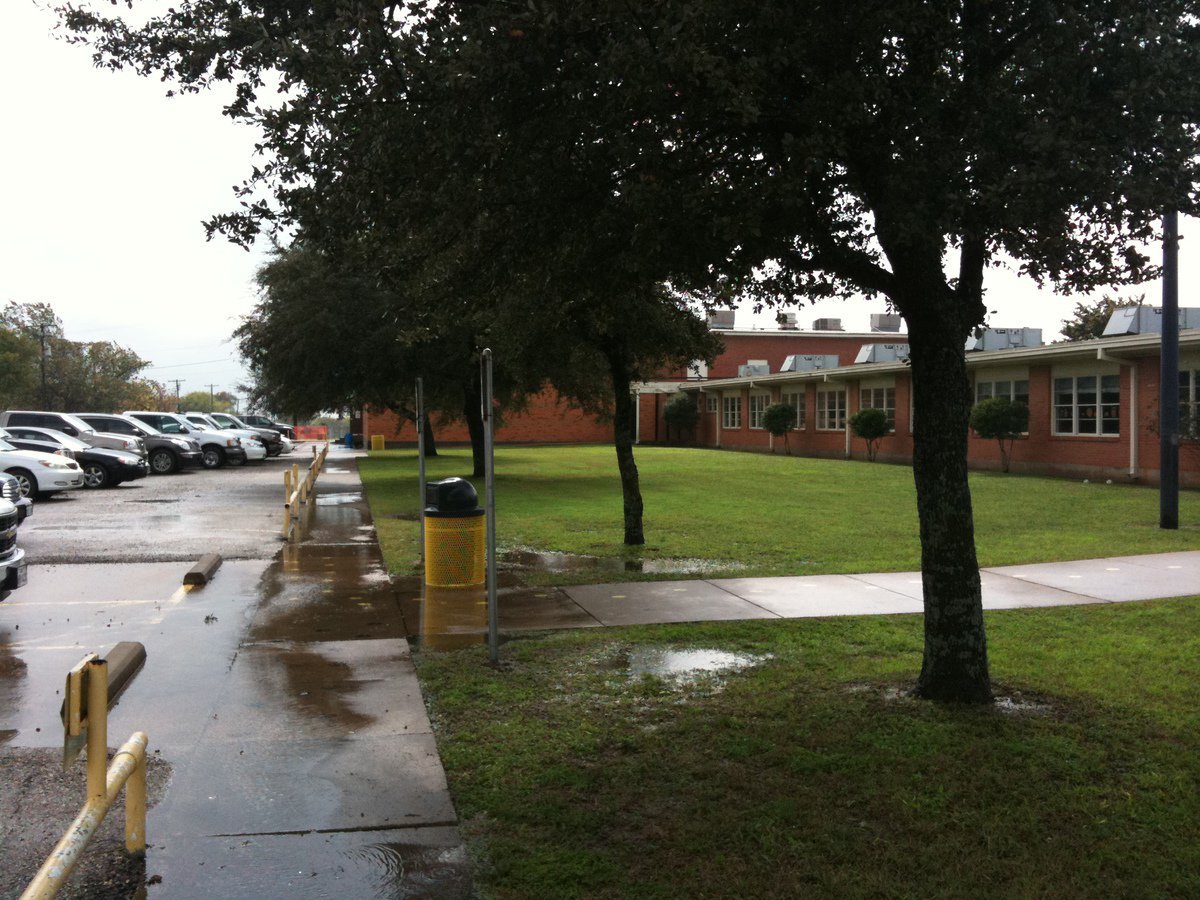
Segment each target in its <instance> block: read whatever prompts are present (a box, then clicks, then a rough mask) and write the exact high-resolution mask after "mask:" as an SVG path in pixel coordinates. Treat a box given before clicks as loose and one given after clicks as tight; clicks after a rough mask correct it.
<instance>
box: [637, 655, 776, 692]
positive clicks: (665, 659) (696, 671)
mask: <svg viewBox="0 0 1200 900" xmlns="http://www.w3.org/2000/svg"><path fill="white" fill-rule="evenodd" d="M764 659H770V656H753V655H751V654H749V653H730V652H729V651H727V650H669V649H666V648H663V647H639V648H637V649H636V650H630V651H629V676H630V677H631V678H640V677H642V676H643V675H654V676H656V677H658V678H662V679H664V680H666V681H674V682H676V683H677V684H685V683H688V682H693V681H698V680H699V679H701V678H702V677H704V676H705V675H709V674H714V673H716V674H726V673H728V672H739V671H741V670H742V669H749V668H751V667H753V666H757V665H758V664H759V663H761V662H762V661H763V660H764Z"/></svg>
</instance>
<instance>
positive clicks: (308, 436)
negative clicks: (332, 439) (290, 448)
mask: <svg viewBox="0 0 1200 900" xmlns="http://www.w3.org/2000/svg"><path fill="white" fill-rule="evenodd" d="M294 430H295V433H296V440H298V441H324V440H327V439H328V438H329V427H328V426H327V425H297V426H295V429H294Z"/></svg>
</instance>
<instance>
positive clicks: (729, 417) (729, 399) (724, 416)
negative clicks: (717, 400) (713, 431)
mask: <svg viewBox="0 0 1200 900" xmlns="http://www.w3.org/2000/svg"><path fill="white" fill-rule="evenodd" d="M731 422H732V424H730V423H731ZM741 428H742V395H741V394H740V393H738V394H722V395H721V430H722V431H740V430H741Z"/></svg>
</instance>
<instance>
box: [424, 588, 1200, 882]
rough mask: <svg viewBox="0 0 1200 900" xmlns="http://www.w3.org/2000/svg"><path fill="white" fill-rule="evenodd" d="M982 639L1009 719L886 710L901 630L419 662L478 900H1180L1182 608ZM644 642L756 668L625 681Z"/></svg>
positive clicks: (911, 626) (551, 643)
mask: <svg viewBox="0 0 1200 900" xmlns="http://www.w3.org/2000/svg"><path fill="white" fill-rule="evenodd" d="M987 627H988V631H989V638H990V646H991V657H992V672H993V678H994V679H995V681H996V687H997V693H1001V694H1007V695H1010V696H1015V697H1016V698H1017V699H1018V700H1020V701H1022V702H1023V703H1024V704H1025V705H1026V707H1027V708H1026V709H1025V710H1024V711H1020V710H1018V711H1016V712H1007V713H1006V712H1001V711H999V710H998V709H995V708H990V709H974V708H958V707H947V706H938V705H933V704H929V703H924V702H921V701H916V700H912V699H910V698H907V697H906V696H903V695H902V694H899V693H898V690H899V689H903V688H904V687H906V686H907V685H908V684H909V683H910V682H911V680H912V678H913V676H914V674H915V672H916V671H917V669H918V667H919V664H920V654H921V620H920V617H915V616H893V617H876V618H845V619H830V620H798V621H782V622H737V623H732V622H726V623H719V624H713V625H688V626H656V627H646V628H636V629H605V630H603V631H600V630H597V631H579V632H570V633H559V634H553V635H548V636H542V637H534V638H526V639H522V640H516V641H512V642H510V643H508V644H506V645H504V647H503V648H502V657H501V659H502V666H501V668H500V669H499V670H497V669H493V668H492V667H490V666H489V665H488V664H487V661H486V654H485V653H484V651H483V650H482V649H481V650H479V651H460V652H457V653H437V652H433V651H429V650H423V651H421V652H420V653H419V654H418V667H419V672H420V675H421V679H422V682H423V686H424V689H425V692H426V698H427V702H428V703H429V706H430V710H431V714H432V718H433V720H434V723H435V729H436V731H437V735H438V743H439V748H440V750H441V753H442V758H443V761H444V762H445V765H446V769H447V772H448V777H449V780H450V786H451V789H452V792H453V795H454V800H455V803H456V806H457V809H458V812H459V815H460V818H461V820H462V821H463V822H464V823H465V824H464V831H465V832H466V833H467V834H468V836H469V838H470V841H471V846H472V847H473V849H474V850H475V852H476V854H477V856H478V858H479V862H480V872H479V884H480V888H481V893H482V894H483V895H484V896H494V897H502V898H509V897H664V898H665V897H672V898H673V897H782V896H788V897H793V896H803V897H809V896H811V897H865V896H872V897H880V896H889V897H891V896H902V897H961V896H1006V897H1007V896H1015V897H1033V896H1037V897H1100V896H1104V897H1144V896H1195V895H1197V893H1200V804H1198V803H1197V802H1196V785H1197V783H1200V712H1198V710H1200V638H1198V637H1197V635H1200V598H1191V599H1190V600H1175V601H1156V602H1149V603H1136V604H1121V605H1112V606H1109V605H1101V606H1082V607H1072V608H1058V609H1053V610H1013V611H1002V612H992V613H988V614H987ZM646 646H654V647H660V646H670V647H677V648H687V647H691V648H710V649H719V650H725V651H730V652H735V653H740V654H754V655H757V656H759V657H761V662H760V663H759V664H758V665H757V666H754V667H752V668H749V669H745V670H742V671H738V672H736V673H729V674H725V675H721V676H711V677H707V678H701V679H700V680H698V681H696V682H694V683H692V684H684V685H681V684H678V683H676V682H674V681H672V680H664V679H660V678H656V677H653V676H640V677H637V678H631V677H630V676H629V675H628V673H627V662H628V656H629V653H630V652H631V650H633V649H635V648H638V647H646ZM1018 705H1019V704H1018Z"/></svg>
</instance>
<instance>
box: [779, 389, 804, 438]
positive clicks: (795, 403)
mask: <svg viewBox="0 0 1200 900" xmlns="http://www.w3.org/2000/svg"><path fill="white" fill-rule="evenodd" d="M806 395H807V392H806V391H805V390H804V388H803V387H801V388H800V389H799V390H796V391H783V392H781V393H780V395H779V402H780V403H786V404H787V405H788V406H790V407H791V408H792V409H793V410H795V413H796V419H795V421H794V422H793V423H792V431H804V430H805V429H806V426H807V422H806V421H805V420H806V418H807V415H806V414H807V412H808V401H807V399H806ZM789 397H794V398H795V400H789V399H788V398H789Z"/></svg>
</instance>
